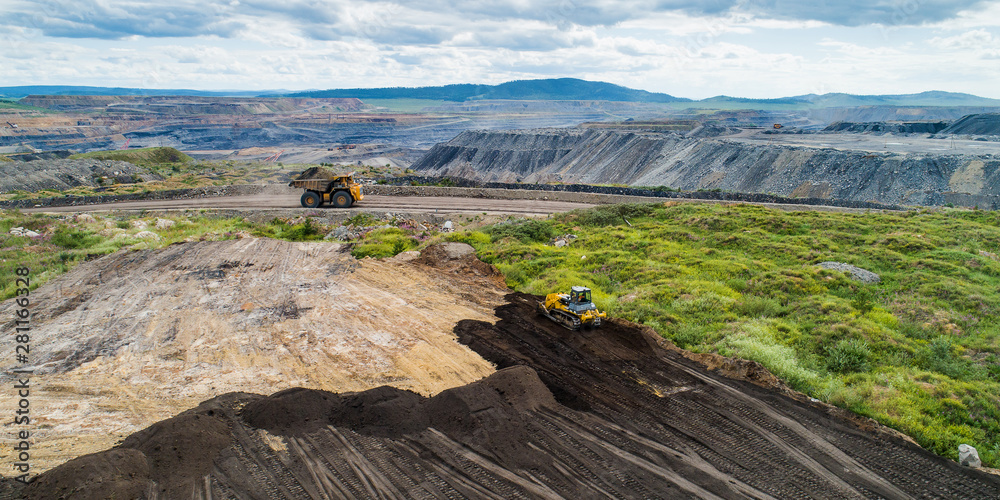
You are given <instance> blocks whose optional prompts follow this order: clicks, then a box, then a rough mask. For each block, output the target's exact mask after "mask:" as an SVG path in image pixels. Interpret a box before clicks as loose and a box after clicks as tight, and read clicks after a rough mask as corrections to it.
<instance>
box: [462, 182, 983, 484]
mask: <svg viewBox="0 0 1000 500" xmlns="http://www.w3.org/2000/svg"><path fill="white" fill-rule="evenodd" d="M567 233H572V234H575V235H577V236H578V238H577V239H576V240H575V241H573V242H572V243H571V244H570V245H568V246H566V247H563V248H555V247H553V246H550V245H548V242H549V241H550V239H551V237H552V236H554V235H561V234H567ZM449 239H452V240H454V241H468V242H470V244H473V246H475V247H476V249H477V251H478V253H479V256H480V258H482V259H484V260H485V261H487V262H490V263H492V264H494V265H496V266H497V267H499V268H500V269H501V270H502V271H503V272H504V274H505V276H506V278H507V283H508V284H509V285H510V286H512V287H514V288H516V289H518V290H521V291H526V292H530V293H536V294H546V293H550V292H552V291H553V290H565V289H568V288H569V287H570V286H572V285H584V286H589V287H590V288H591V289H592V290H593V292H594V300H595V302H596V303H597V304H598V305H599V306H600V307H601V308H603V309H606V310H607V311H608V312H609V313H610V314H611V315H613V316H617V317H622V318H625V319H629V320H633V321H639V322H642V323H645V324H647V325H649V326H651V327H653V328H654V329H656V330H657V331H658V332H660V333H661V334H662V335H664V336H665V337H667V338H670V339H672V340H673V341H674V342H676V343H677V344H678V345H681V346H683V347H686V348H689V349H692V350H696V351H713V352H718V353H722V354H726V355H735V356H740V357H743V358H746V359H751V360H754V361H758V362H760V363H762V364H763V365H764V366H766V367H767V368H768V369H770V370H771V371H772V372H774V373H775V374H776V375H777V376H779V377H781V378H782V379H783V380H784V381H786V382H787V383H788V384H789V385H790V386H792V387H793V388H795V389H797V390H800V391H803V392H805V393H807V394H809V395H810V396H813V397H816V398H819V399H823V400H825V401H828V402H831V403H834V404H838V405H840V406H843V407H845V408H849V409H851V410H854V411H856V412H859V413H861V414H864V415H867V416H871V417H872V418H875V419H877V420H879V421H881V422H883V423H885V424H887V425H890V426H893V427H895V428H896V429H899V430H900V431H902V432H905V433H907V434H909V435H911V436H913V437H914V438H915V439H916V440H917V441H918V442H920V443H921V444H922V445H923V446H925V447H927V448H929V449H931V450H933V451H935V452H936V453H939V454H942V455H944V456H947V457H950V458H956V457H957V444H958V443H959V442H966V443H969V444H972V445H973V446H976V448H977V449H979V450H980V453H981V456H982V458H983V460H984V462H985V463H987V464H990V465H992V466H997V465H1000V433H998V432H997V430H998V429H997V426H998V422H1000V410H998V404H1000V403H998V401H1000V377H998V375H1000V320H998V318H1000V262H998V261H997V260H995V259H994V258H991V257H990V256H989V255H990V254H996V253H998V251H997V250H998V248H1000V214H998V213H996V212H985V211H968V210H947V209H946V210H940V211H912V212H906V213H884V214H881V213H880V214H871V213H869V214H835V213H824V212H783V211H778V210H771V209H767V208H764V207H757V206H747V205H731V206H721V205H708V204H683V203H681V204H678V203H675V202H668V203H664V204H649V205H618V206H602V207H597V208H594V209H590V210H585V211H575V212H569V213H566V214H560V215H557V216H555V217H553V218H552V219H550V220H544V221H526V220H522V221H508V222H506V223H503V224H497V225H494V226H492V227H487V228H485V229H483V230H482V231H481V232H469V233H464V234H456V235H450V236H449ZM980 251H984V252H987V253H985V254H982V253H980ZM824 261H837V262H845V263H848V264H852V265H856V266H858V267H862V268H864V269H867V270H870V271H872V272H875V273H878V274H879V275H880V276H881V278H882V281H881V282H880V283H878V284H874V285H866V284H861V283H858V282H855V281H853V280H851V279H850V276H849V275H845V274H844V273H841V272H839V271H832V270H827V269H822V268H820V267H818V266H816V264H818V263H820V262H824Z"/></svg>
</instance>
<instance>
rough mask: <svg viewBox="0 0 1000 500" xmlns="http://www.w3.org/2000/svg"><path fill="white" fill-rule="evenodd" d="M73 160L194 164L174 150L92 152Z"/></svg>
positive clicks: (147, 149) (78, 155) (144, 164)
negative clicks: (89, 159)
mask: <svg viewBox="0 0 1000 500" xmlns="http://www.w3.org/2000/svg"><path fill="white" fill-rule="evenodd" d="M70 158H71V159H84V158H92V159H95V160H110V161H127V162H129V163H132V164H135V165H141V166H150V165H163V164H173V163H193V162H194V159H193V158H191V157H190V156H188V155H186V154H184V153H182V152H180V151H178V150H176V149H174V148H166V147H159V148H140V149H124V150H115V151H91V152H90V153H79V154H75V155H72V156H70Z"/></svg>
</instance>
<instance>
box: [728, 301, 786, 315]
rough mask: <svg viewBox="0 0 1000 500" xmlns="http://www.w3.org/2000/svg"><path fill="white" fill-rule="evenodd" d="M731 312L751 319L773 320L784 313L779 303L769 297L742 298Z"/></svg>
mask: <svg viewBox="0 0 1000 500" xmlns="http://www.w3.org/2000/svg"><path fill="white" fill-rule="evenodd" d="M733 312H735V313H736V314H739V315H741V316H749V317H751V318H774V317H778V316H781V315H782V314H783V313H784V308H783V307H781V302H778V300H777V299H774V298H771V297H757V296H744V297H743V300H741V301H739V302H738V303H737V304H736V306H735V307H734V308H733Z"/></svg>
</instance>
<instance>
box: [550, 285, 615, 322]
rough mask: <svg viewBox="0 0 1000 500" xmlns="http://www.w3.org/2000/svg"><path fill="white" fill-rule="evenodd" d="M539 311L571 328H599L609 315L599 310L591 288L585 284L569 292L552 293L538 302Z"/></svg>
mask: <svg viewBox="0 0 1000 500" xmlns="http://www.w3.org/2000/svg"><path fill="white" fill-rule="evenodd" d="M538 313H539V314H541V315H543V316H545V317H547V318H549V319H551V320H552V321H555V322H556V323H559V324H560V325H562V326H564V327H566V328H569V329H570V330H579V329H580V328H597V327H599V326H601V320H602V319H604V318H606V317H607V316H608V314H607V313H603V312H601V311H599V310H597V306H596V305H594V302H593V301H592V300H591V297H590V289H589V288H587V287H585V286H574V287H572V288H571V289H570V291H569V293H568V294H566V293H550V294H548V295H546V296H545V301H543V302H539V303H538Z"/></svg>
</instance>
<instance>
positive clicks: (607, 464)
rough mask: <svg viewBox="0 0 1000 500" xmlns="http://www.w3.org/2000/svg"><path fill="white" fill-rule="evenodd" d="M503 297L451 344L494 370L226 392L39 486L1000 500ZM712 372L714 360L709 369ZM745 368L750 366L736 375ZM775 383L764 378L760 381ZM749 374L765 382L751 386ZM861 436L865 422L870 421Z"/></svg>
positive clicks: (670, 359)
mask: <svg viewBox="0 0 1000 500" xmlns="http://www.w3.org/2000/svg"><path fill="white" fill-rule="evenodd" d="M537 299H538V298H537V297H533V296H530V295H523V294H510V295H508V303H507V304H506V305H503V306H500V307H498V308H497V309H496V314H497V316H498V317H499V318H500V320H499V321H498V322H496V323H487V322H482V321H471V320H467V321H462V322H460V323H459V324H458V325H457V326H456V327H455V334H456V335H457V336H458V338H459V339H460V341H461V342H462V343H464V344H466V345H468V346H469V347H471V348H472V349H473V350H475V351H476V352H478V353H479V354H480V355H482V356H483V357H484V358H486V359H488V360H490V361H491V362H493V363H495V364H496V365H497V366H498V368H500V370H499V371H498V372H496V373H495V374H493V375H491V376H489V377H487V378H485V379H482V380H480V381H477V382H474V383H471V384H468V385H465V386H462V387H458V388H455V389H450V390H446V391H444V392H441V393H439V394H438V395H436V396H433V397H430V398H426V397H422V396H419V395H417V394H414V393H412V392H408V391H402V390H399V389H393V388H389V387H379V388H376V389H372V390H368V391H364V392H358V393H348V394H334V393H330V392H325V391H318V390H308V389H288V390H285V391H281V392H278V393H276V394H273V395H271V396H267V397H265V396H260V395H254V394H246V393H231V394H227V395H224V396H220V397H217V398H214V399H212V400H209V401H206V402H205V403H203V404H201V405H200V406H198V407H197V408H195V409H192V410H190V411H187V412H185V413H183V414H181V415H178V416H177V417H174V418H172V419H170V420H167V421H164V422H160V423H158V424H155V425H153V426H151V427H149V428H148V429H145V430H143V431H141V432H139V433H136V434H134V435H132V436H131V437H129V438H127V439H126V440H124V441H123V442H122V443H121V444H120V445H119V446H117V447H115V448H113V449H111V450H109V451H105V452H102V453H97V454H93V455H88V456H84V457H81V458H78V459H76V460H73V461H71V462H69V463H67V464H65V465H63V466H61V467H58V468H56V469H53V470H52V471H50V472H47V473H45V474H43V475H42V476H40V477H39V478H38V479H37V480H36V481H35V482H34V483H32V484H31V486H29V487H28V488H26V489H25V490H24V491H23V492H22V493H23V494H24V496H26V497H27V498H46V499H48V498H59V497H61V496H66V495H68V494H69V493H70V492H73V493H74V494H79V495H83V496H86V497H90V498H104V497H114V498H154V497H159V498H179V497H198V498H209V497H211V498H253V499H258V498H259V499H265V498H328V497H329V498H344V497H346V498H378V497H391V498H459V497H470V498H594V497H612V498H638V497H643V498H649V497H659V498H679V497H699V498H798V497H810V498H876V497H880V498H912V497H918V496H927V497H936V498H997V497H998V496H1000V479H998V478H996V477H995V476H990V475H988V474H985V473H982V472H979V471H976V470H972V469H969V468H963V467H961V466H959V465H957V464H955V463H953V462H950V461H947V460H945V459H942V458H939V457H936V456H934V455H931V454H930V453H927V452H926V451H924V450H922V449H920V448H918V447H917V446H916V445H913V444H911V443H910V442H908V441H905V440H903V439H902V438H899V437H896V436H895V435H893V434H890V433H886V432H878V431H877V430H876V431H872V430H865V428H862V427H861V426H859V421H857V420H851V419H847V418H844V417H842V416H841V415H842V414H841V413H839V412H838V411H837V410H835V409H832V408H830V407H826V406H822V405H819V404H815V403H811V402H809V401H808V400H807V399H804V398H803V399H796V398H794V397H790V396H789V395H787V394H783V391H782V390H781V389H780V387H778V388H776V387H774V385H773V379H771V378H769V377H766V376H760V375H761V372H762V370H750V369H746V367H745V366H735V364H734V366H731V367H730V368H733V369H731V370H729V369H726V368H725V365H727V363H725V362H722V363H716V366H720V368H722V370H721V371H723V372H726V371H728V372H730V373H736V372H741V373H745V374H748V375H750V374H756V375H755V376H753V377H751V380H750V381H738V380H730V379H726V378H723V377H722V376H720V375H718V374H717V373H716V372H709V371H708V370H706V369H705V367H704V366H703V365H700V364H697V363H695V362H693V361H691V360H689V359H687V358H685V357H684V356H683V355H682V353H681V352H679V351H678V350H676V349H675V348H671V347H672V346H670V345H668V344H665V342H664V341H663V340H662V339H660V338H659V337H658V336H657V335H656V334H655V333H654V332H652V331H651V330H649V329H646V328H642V327H639V326H637V325H634V324H631V323H627V322H622V321H618V320H612V321H611V322H609V323H607V324H606V325H605V326H604V327H603V328H601V329H599V330H595V331H585V332H570V331H568V330H565V329H562V328H561V327H559V326H557V325H555V324H553V323H551V322H549V321H548V320H547V319H545V318H541V317H538V316H536V315H535V314H534V308H535V303H536V302H535V301H536V300H537ZM717 361H718V360H717ZM743 364H744V365H745V364H746V363H743ZM769 381H770V383H769ZM751 382H756V383H758V384H761V385H765V386H767V387H762V386H761V385H754V383H751ZM868 428H870V425H869V426H868Z"/></svg>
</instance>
